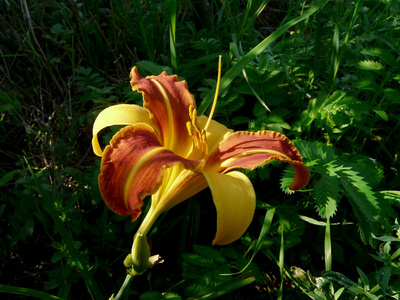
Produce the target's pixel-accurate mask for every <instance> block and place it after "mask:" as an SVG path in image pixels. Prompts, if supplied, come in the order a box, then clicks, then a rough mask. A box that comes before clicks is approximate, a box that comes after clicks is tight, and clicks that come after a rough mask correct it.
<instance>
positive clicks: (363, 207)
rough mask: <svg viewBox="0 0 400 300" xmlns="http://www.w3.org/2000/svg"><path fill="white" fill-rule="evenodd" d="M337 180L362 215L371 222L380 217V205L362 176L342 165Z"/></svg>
mask: <svg viewBox="0 0 400 300" xmlns="http://www.w3.org/2000/svg"><path fill="white" fill-rule="evenodd" d="M339 180H340V182H341V183H342V185H343V187H344V189H345V191H346V195H347V196H348V198H349V200H350V201H351V202H353V203H354V204H355V205H357V207H358V208H359V209H360V211H361V212H362V214H363V217H364V218H366V219H367V220H369V221H371V222H377V221H378V219H379V217H380V207H379V205H378V201H377V199H376V197H375V195H374V193H373V191H372V190H371V187H370V186H369V184H368V183H367V182H366V181H365V180H364V178H363V177H362V176H361V175H360V174H358V173H357V172H356V171H354V170H353V169H351V168H349V167H343V169H342V170H340V172H339ZM360 217H361V216H360Z"/></svg>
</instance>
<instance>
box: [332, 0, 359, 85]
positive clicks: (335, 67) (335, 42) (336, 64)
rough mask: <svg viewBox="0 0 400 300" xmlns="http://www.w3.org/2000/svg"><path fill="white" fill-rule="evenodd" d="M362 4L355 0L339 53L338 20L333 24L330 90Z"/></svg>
mask: <svg viewBox="0 0 400 300" xmlns="http://www.w3.org/2000/svg"><path fill="white" fill-rule="evenodd" d="M362 4H363V0H358V1H357V4H356V7H355V8H354V12H353V16H352V17H351V20H350V24H349V27H348V30H347V33H346V37H345V38H344V42H343V45H342V47H341V50H340V53H339V27H338V26H339V25H338V22H336V24H335V31H334V34H333V47H334V49H333V53H332V55H333V56H335V58H334V60H333V76H332V84H331V90H333V88H334V85H335V80H336V76H337V73H338V71H339V66H340V62H341V61H342V58H343V55H344V52H345V50H346V45H347V43H348V42H349V39H350V33H351V31H352V29H353V24H354V20H355V19H356V17H357V14H358V11H359V10H360V8H361V6H362Z"/></svg>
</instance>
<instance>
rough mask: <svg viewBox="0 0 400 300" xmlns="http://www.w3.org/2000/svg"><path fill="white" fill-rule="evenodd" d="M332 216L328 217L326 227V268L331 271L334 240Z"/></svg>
mask: <svg viewBox="0 0 400 300" xmlns="http://www.w3.org/2000/svg"><path fill="white" fill-rule="evenodd" d="M329 219H330V218H327V219H326V227H325V270H326V271H330V270H331V269H332V241H331V226H330V220H329Z"/></svg>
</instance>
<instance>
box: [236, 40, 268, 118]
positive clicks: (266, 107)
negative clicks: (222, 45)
mask: <svg viewBox="0 0 400 300" xmlns="http://www.w3.org/2000/svg"><path fill="white" fill-rule="evenodd" d="M231 49H232V52H233V54H234V55H235V56H236V58H237V59H238V60H239V59H240V58H241V55H240V54H239V49H238V47H237V44H236V43H231ZM242 73H243V77H244V79H246V82H247V84H248V85H249V87H250V89H251V91H252V92H253V94H254V96H256V98H257V100H258V102H260V104H261V105H262V106H264V108H265V109H266V110H268V111H269V112H271V110H270V109H269V107H268V106H267V104H265V102H264V101H263V99H261V97H260V96H259V95H258V94H257V92H256V91H255V90H254V88H253V87H252V85H251V84H250V81H249V78H248V77H247V73H246V69H243V70H242Z"/></svg>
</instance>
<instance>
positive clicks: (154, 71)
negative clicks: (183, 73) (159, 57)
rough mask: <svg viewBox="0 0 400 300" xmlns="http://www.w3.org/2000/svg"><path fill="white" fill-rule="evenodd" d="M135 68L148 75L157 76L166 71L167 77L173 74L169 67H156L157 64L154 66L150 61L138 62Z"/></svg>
mask: <svg viewBox="0 0 400 300" xmlns="http://www.w3.org/2000/svg"><path fill="white" fill-rule="evenodd" d="M136 66H137V67H138V68H140V69H141V70H143V71H144V72H145V73H147V74H148V75H158V74H161V73H162V72H164V71H166V72H167V74H169V75H171V74H173V73H172V69H171V68H170V67H167V66H160V65H157V64H155V63H153V62H151V61H147V60H141V61H138V62H137V63H136Z"/></svg>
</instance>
